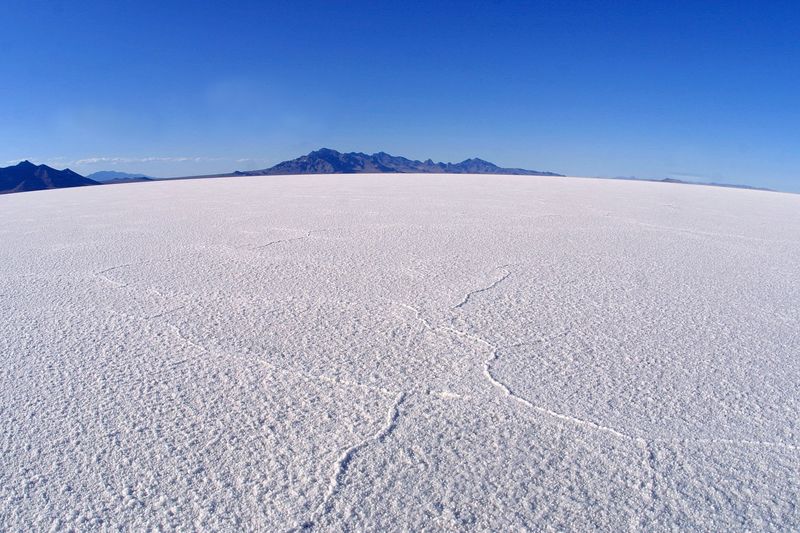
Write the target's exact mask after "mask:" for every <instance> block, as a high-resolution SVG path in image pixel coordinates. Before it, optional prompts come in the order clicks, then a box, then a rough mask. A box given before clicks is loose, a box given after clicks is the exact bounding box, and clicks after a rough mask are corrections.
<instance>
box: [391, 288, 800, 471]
mask: <svg viewBox="0 0 800 533" xmlns="http://www.w3.org/2000/svg"><path fill="white" fill-rule="evenodd" d="M506 277H507V276H506ZM393 303H395V304H396V305H398V306H400V307H403V308H405V309H408V310H410V311H412V312H414V313H415V314H416V318H417V320H419V321H420V322H422V323H423V325H425V327H426V328H428V329H429V330H431V331H433V332H437V331H440V330H441V331H447V332H449V333H452V334H453V335H457V336H459V337H463V338H466V339H469V340H471V341H473V342H476V343H478V344H482V345H484V346H486V347H488V348H489V350H490V355H489V357H488V358H487V359H485V360H484V362H483V375H484V377H485V378H486V379H487V380H488V381H489V382H490V383H491V384H492V386H493V387H494V388H496V389H499V390H500V391H502V392H503V394H504V395H505V396H506V397H508V398H510V399H512V400H513V401H515V402H517V403H519V404H521V405H524V406H526V407H528V408H530V409H533V410H534V411H537V412H539V413H542V414H544V415H547V416H549V417H551V418H555V419H558V420H562V421H565V422H569V423H571V424H575V425H579V426H582V427H588V428H590V429H593V430H595V431H600V432H604V433H608V434H610V435H613V436H615V437H617V438H619V439H622V440H626V441H631V442H635V443H636V444H637V445H638V446H639V447H640V448H642V449H643V451H644V452H645V453H647V454H648V457H649V458H652V457H653V451H652V445H653V444H656V443H661V444H683V445H686V444H689V443H694V444H731V445H737V446H756V447H764V448H782V449H787V450H793V451H797V450H800V446H798V445H794V444H788V443H783V442H769V441H754V440H747V439H744V440H733V439H650V440H647V439H644V438H642V437H635V436H633V435H629V434H627V433H623V432H621V431H618V430H616V429H614V428H612V427H609V426H604V425H602V424H598V423H597V422H592V421H591V420H585V419H582V418H577V417H574V416H570V415H567V414H563V413H559V412H557V411H553V410H551V409H547V408H546V407H541V406H539V405H535V404H534V403H532V402H530V401H529V400H526V399H525V398H523V397H521V396H519V395H517V394H515V393H514V392H513V391H512V390H511V388H509V387H508V385H506V384H505V383H503V382H502V381H500V380H498V379H497V378H495V377H494V375H493V374H492V371H491V366H492V363H493V362H495V361H497V359H498V358H499V349H498V347H497V346H496V345H494V344H492V343H491V342H489V341H487V340H485V339H483V338H481V337H479V336H478V335H474V334H472V333H468V332H465V331H461V330H457V329H455V328H452V327H449V326H434V325H432V324H431V323H430V321H429V320H428V319H427V318H425V317H424V316H423V315H422V313H421V312H420V310H419V309H417V308H416V307H413V306H411V305H408V304H405V303H402V302H393ZM563 335H564V333H559V334H557V335H553V336H552V337H548V338H555V337H559V336H563ZM446 394H448V393H447V392H446V391H445V392H444V393H439V394H437V395H439V396H440V397H443V398H444V397H445V396H444V395H446ZM451 397H456V398H460V396H458V395H453V396H451ZM464 398H466V397H464ZM648 463H649V464H651V463H652V460H650V459H648Z"/></svg>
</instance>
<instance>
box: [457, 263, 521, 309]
mask: <svg viewBox="0 0 800 533" xmlns="http://www.w3.org/2000/svg"><path fill="white" fill-rule="evenodd" d="M509 266H511V265H503V266H500V267H497V268H496V269H495V270H505V271H506V272H505V274H503V275H502V276H500V277H499V278H498V279H496V280H494V281H493V282H492V283H491V284H489V285H487V286H486V287H482V288H480V289H475V290H474V291H470V292H468V293H467V294H466V295H465V296H464V299H463V300H461V302H460V303H458V304H456V305H454V306H453V309H460V308H462V307H464V306H465V305H467V304H468V303H469V301H470V299H471V298H472V297H473V296H475V295H476V294H480V293H482V292H486V291H490V290H492V289H494V288H495V287H497V286H498V285H499V284H501V283H502V282H504V281H505V280H506V279H507V278H508V277H509V276H510V275H511V274H512V271H511V270H509V269H508V267H509Z"/></svg>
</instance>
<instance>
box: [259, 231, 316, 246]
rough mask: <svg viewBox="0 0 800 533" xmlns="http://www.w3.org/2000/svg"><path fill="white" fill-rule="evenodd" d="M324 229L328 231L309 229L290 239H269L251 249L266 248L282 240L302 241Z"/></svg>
mask: <svg viewBox="0 0 800 533" xmlns="http://www.w3.org/2000/svg"><path fill="white" fill-rule="evenodd" d="M326 231H328V230H327V229H312V230H309V231H308V232H306V234H305V235H303V236H301V237H292V238H291V239H278V240H277V241H270V242H268V243H266V244H262V245H259V246H254V247H253V250H260V249H262V248H268V247H270V246H273V245H275V244H280V243H282V242H294V241H302V240H303V239H308V238H309V237H311V236H312V235H313V234H315V233H324V232H326Z"/></svg>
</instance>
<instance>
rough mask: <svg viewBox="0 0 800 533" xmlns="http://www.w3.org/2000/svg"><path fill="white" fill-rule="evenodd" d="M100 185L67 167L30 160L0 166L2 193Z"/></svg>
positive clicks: (0, 189) (0, 188)
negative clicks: (40, 163) (61, 167)
mask: <svg viewBox="0 0 800 533" xmlns="http://www.w3.org/2000/svg"><path fill="white" fill-rule="evenodd" d="M84 185H99V183H98V182H96V181H94V180H91V179H89V178H84V177H83V176H81V175H80V174H78V173H76V172H73V171H72V170H70V169H68V168H66V169H64V170H56V169H54V168H51V167H48V166H47V165H35V164H34V163H31V162H30V161H28V160H25V161H20V162H19V163H17V164H16V165H14V166H10V167H5V168H0V194H2V193H9V192H23V191H38V190H43V189H62V188H66V187H82V186H84Z"/></svg>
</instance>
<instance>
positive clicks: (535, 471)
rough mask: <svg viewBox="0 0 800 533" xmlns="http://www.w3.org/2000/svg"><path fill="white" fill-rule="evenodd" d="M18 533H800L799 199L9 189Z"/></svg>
mask: <svg viewBox="0 0 800 533" xmlns="http://www.w3.org/2000/svg"><path fill="white" fill-rule="evenodd" d="M0 317H1V318H2V320H0V358H1V359H0V445H1V446H2V454H1V455H0V530H3V531H32V530H48V529H53V530H62V529H76V530H110V529H113V530H116V529H124V530H144V529H146V528H153V529H164V530H169V529H173V528H179V529H182V530H206V531H207V530H228V531H232V530H240V529H259V530H263V531H286V530H290V529H293V528H298V529H303V528H307V529H314V530H321V531H329V530H333V531H337V530H350V531H361V530H370V531H387V530H413V531H421V530H428V531H439V530H445V531H465V530H466V531H473V530H474V531H489V530H492V531H509V530H520V529H531V530H572V531H587V530H606V531H620V530H642V531H653V530H687V529H694V530H707V531H731V530H795V531H797V530H798V529H800V196H796V195H790V194H778V193H769V192H760V191H745V190H734V189H722V188H712V187H701V186H688V185H674V184H663V183H641V182H630V181H606V180H581V179H564V178H541V177H527V176H519V177H518V176H464V175H447V176H434V175H337V176H289V177H283V176H281V177H249V178H225V179H207V180H189V181H175V182H154V183H140V184H130V185H116V186H102V187H87V188H79V189H66V190H56V191H43V192H33V193H23V194H13V195H7V196H3V197H0Z"/></svg>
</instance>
